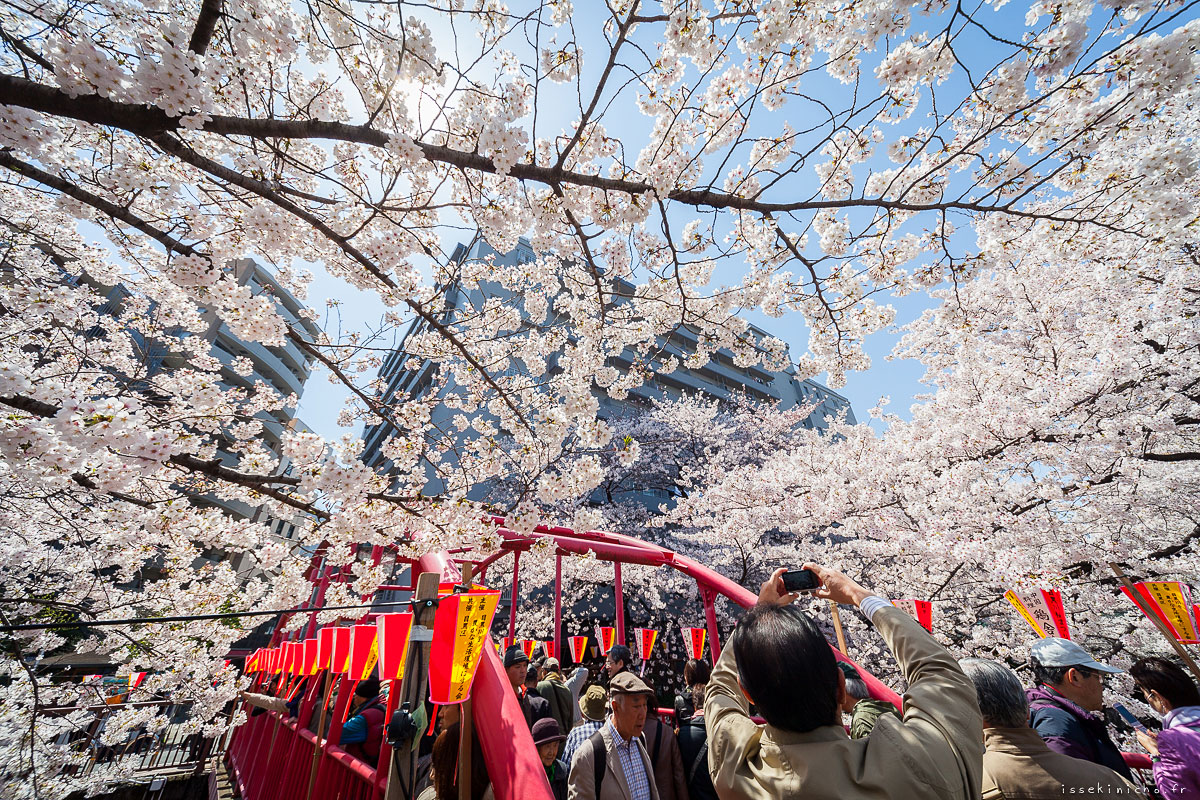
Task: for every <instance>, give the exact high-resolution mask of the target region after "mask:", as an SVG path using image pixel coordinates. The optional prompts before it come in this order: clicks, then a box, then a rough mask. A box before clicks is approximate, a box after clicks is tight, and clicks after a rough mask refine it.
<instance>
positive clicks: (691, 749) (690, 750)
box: [679, 714, 717, 800]
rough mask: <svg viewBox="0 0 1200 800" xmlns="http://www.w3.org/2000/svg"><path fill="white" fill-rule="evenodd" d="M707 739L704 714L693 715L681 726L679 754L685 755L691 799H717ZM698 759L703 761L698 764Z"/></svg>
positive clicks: (684, 770) (684, 763)
mask: <svg viewBox="0 0 1200 800" xmlns="http://www.w3.org/2000/svg"><path fill="white" fill-rule="evenodd" d="M707 741H708V730H707V729H706V728H705V727H704V715H703V714H701V715H700V716H698V717H697V716H695V715H693V716H692V717H690V718H689V719H688V721H687V722H685V723H683V724H682V725H680V726H679V754H680V755H681V756H682V757H683V774H684V777H686V778H687V786H688V796H689V797H690V798H691V800H717V790H716V789H715V788H713V782H712V775H710V774H709V772H708V748H707V747H705V746H704V743H705V742H707ZM698 759H703V761H702V762H701V763H699V764H697V763H696V762H697V760H698Z"/></svg>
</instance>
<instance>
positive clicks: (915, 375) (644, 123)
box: [299, 3, 1024, 437]
mask: <svg viewBox="0 0 1200 800" xmlns="http://www.w3.org/2000/svg"><path fill="white" fill-rule="evenodd" d="M602 11H603V6H602V5H601V4H598V3H595V4H593V3H577V4H576V17H575V19H574V20H573V21H574V25H575V30H576V31H577V32H578V33H579V35H580V41H581V43H582V47H583V51H584V68H583V72H582V84H583V87H584V91H585V93H588V94H585V96H583V97H582V98H581V97H580V96H579V94H578V89H577V87H576V86H575V85H574V84H570V83H568V84H554V83H550V82H546V81H543V82H542V83H541V85H540V86H539V91H540V94H539V101H538V103H537V108H538V111H537V134H538V135H539V136H541V137H545V136H549V135H553V134H554V133H558V132H560V131H563V130H567V129H569V127H570V125H571V123H572V121H573V120H574V119H576V118H577V116H578V114H579V109H580V107H581V105H586V103H587V101H588V99H589V95H590V92H591V90H592V87H593V86H594V80H595V78H596V76H597V75H598V72H599V70H600V67H601V66H602V64H603V56H604V50H603V46H604V43H603V42H602V41H598V40H593V41H591V42H589V41H588V39H587V36H592V37H595V36H596V35H598V34H597V33H596V32H597V31H599V29H600V27H601V25H602V22H603V20H602V19H601V18H600V17H599V16H597V15H598V14H600V13H601V12H602ZM1020 13H1022V14H1023V13H1024V12H1023V10H1022V11H1021V12H1020ZM917 25H918V26H919V25H920V21H919V20H918V22H917ZM644 27H645V29H646V34H647V35H646V37H645V40H646V41H645V42H643V44H645V43H646V42H649V43H652V42H653V39H654V37H655V36H657V35H658V34H660V33H661V25H658V26H644ZM431 28H432V30H433V33H434V37H435V40H440V41H439V46H440V47H450V46H451V42H452V41H454V39H452V37H451V36H450V35H449V33H448V31H447V30H446V29H444V28H441V27H439V26H438V25H437V24H436V22H435V23H433V24H432V25H431ZM459 33H460V36H459V37H458V38H457V41H458V42H459V43H460V46H464V47H470V46H473V45H474V42H473V40H472V39H471V37H469V36H464V35H461V34H462V32H461V31H460V32H459ZM558 38H559V43H560V44H562V43H563V40H564V38H565V34H564V32H563V31H559V32H558ZM464 42H465V43H466V44H465V45H464V44H463V43H464ZM974 55H979V54H978V53H975V54H974ZM866 61H867V63H866V65H865V66H864V69H863V73H864V74H863V78H862V82H861V90H862V91H863V92H874V91H876V90H877V88H878V83H877V81H876V80H875V78H874V76H873V75H872V74H871V70H872V65H871V63H870V59H866ZM688 70H689V75H690V76H695V74H696V72H695V67H693V66H689V67H688ZM613 82H614V83H616V84H619V83H620V82H621V81H619V80H614V81H613ZM805 87H806V89H807V90H809V91H811V92H813V93H814V94H816V95H818V96H822V97H838V96H839V93H840V94H842V95H844V94H845V93H846V92H847V87H845V86H844V85H842V84H840V83H838V82H837V81H835V80H834V79H832V78H830V77H829V76H828V75H826V74H825V72H824V71H823V70H816V71H814V72H813V73H812V75H811V76H810V77H809V78H806V80H805ZM944 90H945V91H946V92H947V93H949V94H950V95H957V94H960V91H959V90H958V87H955V86H953V84H952V83H951V84H950V85H948V86H946V87H944ZM942 91H943V89H942V88H939V94H940V93H941V92H942ZM632 96H633V95H632V94H630V99H632ZM926 99H927V95H926ZM351 110H352V112H353V108H352V109H351ZM811 111H812V105H811V104H805V103H801V102H797V103H791V104H788V105H786V106H785V107H784V108H783V109H781V110H779V111H775V112H769V113H766V112H764V110H763V109H761V108H759V109H756V114H758V116H757V117H756V120H757V121H756V122H755V123H754V125H755V128H754V132H755V135H760V136H761V135H775V133H776V132H777V131H778V130H779V129H780V128H781V126H782V125H783V123H784V122H788V123H790V124H792V125H793V127H795V128H802V127H804V125H802V124H801V122H802V121H804V117H805V116H806V115H807V114H809V113H811ZM923 113H924V109H919V110H918V111H917V112H916V113H914V115H913V117H912V118H911V119H910V120H908V121H906V122H903V123H901V124H899V125H895V126H887V127H886V128H885V132H886V134H887V136H888V137H889V138H891V137H893V136H896V135H899V134H901V133H906V132H910V131H912V130H913V129H915V128H916V127H917V126H919V125H922V124H927V121H926V119H925V117H924V116H923ZM524 122H525V123H526V124H527V125H528V123H529V122H530V120H528V119H527V120H524ZM604 124H605V125H606V128H607V129H608V131H609V133H610V134H612V135H616V136H618V137H620V138H621V139H622V140H623V141H625V142H626V143H627V146H626V152H627V154H629V155H627V157H628V158H632V157H633V155H632V154H634V153H636V151H637V149H638V148H640V146H641V144H642V143H643V142H644V141H645V139H646V137H647V135H648V132H649V130H650V127H651V126H652V124H653V120H652V119H651V118H649V117H645V116H643V115H641V114H640V113H637V112H636V111H635V112H634V113H624V114H622V113H614V114H612V115H611V116H609V117H606V119H605V123H604ZM706 160H707V161H708V162H709V163H710V164H712V163H719V161H720V159H719V158H718V157H715V156H714V157H708V158H707V159H706ZM736 163H738V159H737V158H734V160H733V162H732V164H736ZM732 164H730V166H732ZM860 166H861V167H862V170H863V171H865V170H866V169H870V168H881V167H885V166H892V165H891V164H890V162H887V159H886V157H885V156H879V157H877V158H876V159H873V160H872V161H871V162H868V163H867V164H864V165H860ZM863 171H860V170H859V169H856V179H857V180H861V179H862V177H863ZM816 188H817V180H816V176H815V173H814V172H813V170H812V169H811V168H809V167H806V168H805V169H804V170H802V172H801V174H799V175H797V176H794V177H793V178H792V179H790V184H789V185H788V186H787V187H786V189H787V190H788V192H789V193H792V192H794V193H795V194H796V195H797V196H809V195H811V194H813V193H814V192H815V191H816ZM673 217H676V218H675V219H672V225H673V226H674V225H676V224H678V228H682V227H683V224H685V223H686V222H687V221H688V220H689V219H690V218H691V215H689V214H688V209H686V208H683V209H679V210H677V211H676V212H674V213H673ZM857 221H858V220H855V222H857ZM446 222H458V220H449V219H448V220H446ZM917 224H918V225H919V224H920V223H919V222H918V223H917ZM959 224H960V226H961V229H962V230H963V231H964V232H966V235H967V236H970V233H969V228H967V226H966V225H964V224H963V221H962V220H960V221H959ZM793 227H794V226H793ZM465 235H466V234H465V233H464V232H463V231H461V230H458V231H449V232H448V233H447V235H446V236H445V237H444V238H443V241H442V249H443V252H449V251H450V250H451V249H452V248H453V246H454V244H455V243H456V242H457V241H460V240H461V239H462V238H463V237H464V236H465ZM812 238H814V239H815V237H812ZM421 266H422V267H425V268H427V265H421ZM743 267H744V265H743V264H735V263H729V264H726V265H724V266H723V267H722V268H721V269H719V270H718V271H717V273H716V274H715V275H714V278H713V285H714V286H715V285H716V284H726V285H729V284H736V283H737V282H739V281H740V273H741V269H742V268H743ZM311 268H312V270H313V272H314V275H315V279H314V281H313V283H312V286H311V287H310V296H309V298H308V303H309V304H310V305H311V306H312V307H314V308H317V309H318V310H319V311H320V312H321V313H322V314H324V313H325V312H324V309H325V306H326V301H327V300H336V301H337V303H338V306H337V309H336V311H337V313H339V314H340V317H341V324H342V326H343V328H345V329H354V328H358V329H361V328H362V327H364V326H365V325H371V324H374V323H376V322H377V320H378V319H379V318H380V316H381V313H382V310H383V309H382V305H381V304H380V302H379V301H378V299H377V298H376V297H375V296H374V295H371V294H369V293H364V292H360V291H357V290H354V289H352V288H350V287H347V286H346V285H345V284H344V283H343V282H341V281H339V280H335V279H333V278H331V277H330V276H328V275H327V274H326V273H324V271H323V270H322V269H321V268H320V267H319V266H318V265H312V266H311ZM878 299H879V301H880V302H883V303H889V304H891V305H892V306H893V307H894V308H895V309H896V312H897V326H893V328H892V329H891V330H888V331H881V332H879V333H877V334H875V335H874V336H872V337H871V338H870V339H868V341H867V343H866V346H865V350H866V352H867V353H868V355H870V357H871V361H872V366H871V368H870V369H869V370H866V371H862V372H858V373H849V374H848V375H847V382H846V385H845V386H844V387H842V388H840V389H838V390H837V391H839V392H840V393H842V394H843V395H845V396H847V397H848V398H849V399H850V401H851V403H852V405H853V407H854V410H855V412H856V414H857V416H858V418H859V420H860V421H867V420H868V417H867V410H868V409H870V408H871V407H872V406H874V405H875V404H876V402H877V401H878V400H879V398H880V397H881V396H884V395H886V396H889V397H890V398H891V404H890V406H889V411H890V412H891V413H895V414H898V415H900V416H901V417H907V416H908V409H909V406H910V405H911V403H912V399H913V396H914V395H916V394H918V393H920V392H922V391H923V387H922V385H921V384H920V383H919V380H920V377H921V375H922V374H923V369H922V367H921V365H920V364H918V363H916V362H913V361H900V360H897V361H891V360H888V358H887V356H888V354H889V353H890V352H891V351H892V349H893V347H894V346H895V343H896V341H897V340H898V338H899V334H898V332H897V331H896V327H898V326H899V325H902V324H904V323H906V322H908V321H910V320H912V319H914V318H915V317H917V316H919V315H920V313H921V312H922V311H923V310H924V309H926V308H928V307H930V306H931V305H932V301H931V300H930V299H929V298H928V297H927V296H926V295H924V294H920V293H917V294H912V295H909V296H907V297H903V298H891V297H881V298H878ZM743 316H745V317H746V318H747V319H748V320H749V321H751V322H753V323H754V324H756V325H758V326H759V327H761V328H763V329H764V330H767V331H769V332H770V333H772V334H773V335H775V336H778V337H779V338H781V339H783V340H784V341H786V342H788V344H789V345H790V346H791V350H792V354H793V357H798V356H800V355H802V354H803V353H804V352H805V351H806V349H807V340H808V330H807V327H806V324H805V321H804V319H803V318H802V317H801V316H800V315H799V314H797V313H794V312H793V313H789V314H787V315H785V316H783V317H781V318H771V317H768V316H766V315H765V314H762V313H760V312H758V311H755V310H750V311H747V312H746V313H744V314H743ZM336 320H337V316H336V315H333V313H332V312H331V315H330V316H327V317H326V319H325V323H324V324H325V325H326V326H327V328H329V329H330V330H331V332H332V331H333V329H334V328H335V327H336ZM818 380H821V381H822V382H824V376H823V375H822V376H818ZM346 394H347V393H346V391H345V390H344V389H341V388H339V387H337V386H335V385H331V384H330V383H329V382H328V381H327V380H326V374H325V373H324V372H323V371H318V372H317V373H315V374H314V375H313V377H312V379H310V381H309V383H308V385H307V386H306V388H305V394H304V397H303V398H302V400H301V404H300V411H299V413H300V417H301V419H303V420H304V421H305V422H306V423H307V424H308V425H309V426H310V427H312V428H313V429H314V430H316V431H318V432H319V433H321V434H322V435H324V436H326V437H341V436H342V435H344V434H345V433H347V432H348V431H347V429H344V428H339V427H338V426H337V424H336V420H337V415H338V411H339V410H340V408H341V405H342V402H343V401H344V399H345V397H346ZM870 422H871V423H872V424H873V425H874V426H876V428H877V430H879V429H880V428H881V427H882V423H880V422H878V421H873V420H871V421H870ZM353 432H354V433H356V434H357V433H359V432H360V428H359V427H356V428H355V429H353Z"/></svg>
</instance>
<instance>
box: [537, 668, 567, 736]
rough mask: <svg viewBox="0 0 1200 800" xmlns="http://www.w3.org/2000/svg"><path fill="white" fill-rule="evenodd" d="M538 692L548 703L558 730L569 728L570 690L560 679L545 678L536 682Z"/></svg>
mask: <svg viewBox="0 0 1200 800" xmlns="http://www.w3.org/2000/svg"><path fill="white" fill-rule="evenodd" d="M537 688H538V694H540V695H541V696H542V697H543V698H544V699H545V700H546V702H547V703H549V705H550V716H552V717H554V721H555V722H557V723H558V727H559V730H561V731H564V732H565V731H569V730H571V716H572V715H571V690H570V689H568V688H567V687H566V686H564V685H563V684H562V682H560V681H556V680H551V679H546V680H544V681H542V682H541V683H539V684H538V687H537Z"/></svg>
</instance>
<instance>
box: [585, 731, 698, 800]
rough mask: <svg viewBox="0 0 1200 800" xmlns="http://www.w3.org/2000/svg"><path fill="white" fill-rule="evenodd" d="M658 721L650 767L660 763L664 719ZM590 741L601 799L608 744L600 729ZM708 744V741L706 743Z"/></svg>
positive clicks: (594, 771)
mask: <svg viewBox="0 0 1200 800" xmlns="http://www.w3.org/2000/svg"><path fill="white" fill-rule="evenodd" d="M654 721H655V722H657V723H658V725H659V728H658V738H656V739H655V740H654V752H653V753H651V754H650V767H651V769H653V767H654V765H655V764H656V763H658V748H659V746H660V745H661V744H662V720H660V719H659V718H658V717H655V718H654ZM588 741H589V742H591V743H592V755H593V757H594V762H593V764H592V780H593V782H594V783H595V785H596V798H597V800H599V797H600V787H601V786H603V785H604V771H605V768H606V767H607V766H608V744H607V743H606V742H605V741H604V736H602V735H601V733H600V731H596V732H595V733H593V734H592V735H591V736H589V737H588ZM705 744H706V745H707V743H705ZM650 780H652V781H653V780H654V776H653V775H651V776H650Z"/></svg>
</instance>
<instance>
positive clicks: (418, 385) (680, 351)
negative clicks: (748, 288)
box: [362, 239, 855, 502]
mask: <svg viewBox="0 0 1200 800" xmlns="http://www.w3.org/2000/svg"><path fill="white" fill-rule="evenodd" d="M489 257H491V258H492V259H493V261H494V263H495V264H496V265H498V266H513V265H517V264H520V263H523V262H527V261H533V260H534V258H535V255H534V252H533V249H532V248H531V247H530V246H529V243H528V242H526V241H525V240H524V239H522V240H521V241H520V243H519V244H518V246H517V248H516V249H515V250H513V251H511V252H509V253H504V254H501V253H497V252H496V251H495V250H493V249H492V248H491V247H490V246H489V245H487V244H486V243H485V242H483V241H478V242H476V243H475V244H473V245H465V244H460V245H458V247H457V248H455V250H454V253H453V254H452V256H451V260H452V261H455V262H460V263H461V262H465V261H470V260H480V259H486V258H489ZM609 280H610V281H611V283H610V287H611V289H612V292H613V294H614V296H615V297H616V298H617V300H616V302H618V303H619V302H621V297H622V296H624V297H631V296H632V294H633V290H634V286H633V284H631V283H629V282H627V281H624V280H621V279H615V280H614V279H611V278H610V279H609ZM489 298H500V299H502V300H506V301H509V302H511V303H512V304H513V305H515V306H521V303H520V299H519V298H515V297H510V296H509V294H508V292H506V291H505V290H504V289H503V288H502V287H500V286H498V285H496V284H488V283H486V282H481V283H480V285H479V287H478V288H477V289H471V290H469V291H468V290H465V289H464V288H462V287H459V286H449V287H446V288H445V303H446V311H445V314H446V318H447V319H453V318H455V317H456V316H457V315H458V314H459V313H461V312H464V311H468V310H470V309H474V308H479V307H482V305H483V304H484V302H485V301H486V300H487V299H489ZM521 307H523V306H521ZM425 330H426V323H425V322H424V321H423V320H419V319H418V320H416V321H415V322H414V323H413V324H412V325H411V326H410V327H409V329H408V331H407V332H406V334H405V336H404V339H403V340H402V341H401V343H400V345H399V346H398V347H397V348H396V350H394V351H393V352H392V353H391V354H390V355H389V356H388V357H387V358H386V359H385V360H384V362H383V365H382V366H381V368H380V371H379V379H380V381H381V382H382V384H383V387H382V389H381V392H380V400H381V401H382V402H383V403H384V404H392V403H396V402H402V401H403V399H404V398H418V397H424V396H425V395H426V394H427V393H428V392H429V391H430V390H431V387H432V385H433V383H434V377H435V374H436V371H437V368H438V367H437V365H436V364H434V363H433V362H431V361H428V360H425V359H421V358H419V357H418V356H414V355H411V354H409V353H408V352H407V349H406V344H407V342H408V341H409V340H410V339H411V338H412V337H413V336H416V335H418V334H421V333H423V332H424V331H425ZM750 332H751V334H752V335H753V336H755V337H757V338H758V339H760V340H761V339H763V338H765V337H767V336H768V335H769V334H768V333H767V332H766V331H763V330H762V329H760V328H757V327H754V326H751V328H750ZM697 343H698V337H697V335H696V332H695V331H692V330H690V329H688V328H686V327H680V328H678V329H677V330H676V331H675V332H673V333H672V334H671V336H670V339H669V340H663V339H661V338H660V340H659V342H658V347H659V348H661V350H662V351H663V354H664V356H665V355H668V354H669V355H674V356H676V358H677V359H678V360H679V361H680V362H682V361H683V360H684V359H685V358H687V356H688V355H689V354H690V353H692V352H694V351H695V349H696V346H697ZM633 359H634V355H633V353H630V352H624V353H621V354H619V355H617V356H613V357H611V358H610V359H609V362H608V364H609V366H612V367H615V368H616V369H617V370H618V371H619V372H620V373H622V374H624V373H626V372H627V371H628V370H629V369H630V367H631V366H632V364H633ZM592 391H593V394H594V395H595V396H596V398H597V400H598V401H599V404H600V412H599V413H600V416H601V417H602V418H611V417H614V416H619V415H622V414H628V413H630V412H631V411H633V410H635V409H637V408H646V407H649V406H650V405H651V402H652V401H653V400H656V399H672V398H679V397H681V396H683V395H684V394H688V395H693V396H695V395H699V396H704V397H710V398H716V399H718V400H722V401H728V400H732V399H733V398H734V397H735V396H737V395H740V394H744V395H746V396H748V397H749V398H751V399H753V400H758V401H762V402H774V403H778V404H779V407H780V408H783V409H787V408H791V407H793V406H796V405H799V404H809V403H815V404H816V407H815V409H814V410H813V412H812V413H811V414H810V415H809V416H808V418H807V419H806V420H805V421H804V423H803V424H804V426H805V427H808V428H815V429H818V430H824V429H825V428H826V427H827V426H828V423H827V420H826V418H827V417H833V416H836V415H837V414H839V413H841V412H844V413H845V414H846V418H847V421H849V422H851V423H853V422H854V421H855V419H854V412H853V411H852V410H851V408H850V402H849V401H848V400H847V399H846V398H845V397H843V396H841V395H840V394H837V393H836V392H834V391H831V390H830V389H828V388H827V387H825V386H822V385H821V384H819V383H817V382H816V381H813V380H809V379H805V378H800V377H798V376H797V375H796V374H795V371H794V369H793V368H792V367H790V366H789V367H788V368H787V369H786V370H781V371H772V370H768V369H764V368H763V367H761V366H758V365H754V366H750V367H740V366H738V365H737V364H736V363H735V361H734V358H733V353H731V352H729V351H727V350H718V351H716V352H715V353H714V354H713V356H712V358H711V359H710V360H709V362H708V363H707V364H705V365H704V366H701V367H698V368H690V367H686V366H682V365H681V366H679V367H678V368H677V369H676V370H675V371H674V372H672V373H670V374H655V375H654V376H653V379H652V380H650V381H647V382H646V383H644V384H643V385H642V386H639V387H637V388H635V389H632V390H630V392H629V395H628V397H627V398H626V399H624V400H615V399H613V398H611V397H610V396H609V395H608V392H606V391H604V390H602V389H600V388H598V387H595V386H593V389H592ZM454 413H457V412H452V411H450V410H449V409H445V408H441V407H439V408H438V409H437V410H435V411H434V420H433V421H434V422H435V423H437V424H438V426H439V427H440V428H441V429H443V430H451V429H453V425H451V424H449V422H450V417H451V416H453V414H454ZM397 433H398V431H397V430H396V428H395V427H394V425H393V424H392V423H391V422H390V421H387V420H384V421H381V422H378V423H376V424H374V425H370V426H368V427H367V428H366V430H365V431H364V433H363V440H364V448H363V454H362V459H363V461H364V463H366V464H367V465H368V466H370V467H372V468H373V469H375V470H376V471H378V472H383V473H386V472H388V471H389V469H390V467H391V464H390V461H389V459H388V458H387V457H386V455H384V452H383V446H384V444H385V443H386V442H387V441H388V440H389V439H390V438H392V437H393V436H395V435H396V434H397ZM431 480H434V476H432V474H431ZM427 491H429V492H436V491H437V487H436V486H435V485H431V486H430V487H428V489H427ZM659 500H660V501H661V498H659ZM650 501H651V499H650V498H647V502H650Z"/></svg>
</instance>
